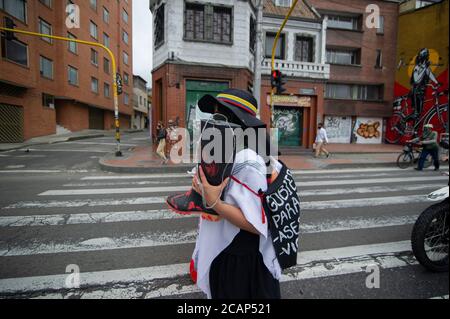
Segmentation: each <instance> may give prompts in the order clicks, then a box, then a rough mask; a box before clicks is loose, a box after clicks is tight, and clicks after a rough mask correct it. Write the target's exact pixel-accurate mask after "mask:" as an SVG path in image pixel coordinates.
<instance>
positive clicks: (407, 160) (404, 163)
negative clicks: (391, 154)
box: [397, 152, 413, 169]
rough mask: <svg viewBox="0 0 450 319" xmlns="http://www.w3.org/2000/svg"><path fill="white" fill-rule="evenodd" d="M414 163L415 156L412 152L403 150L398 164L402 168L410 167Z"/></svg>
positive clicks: (398, 158)
mask: <svg viewBox="0 0 450 319" xmlns="http://www.w3.org/2000/svg"><path fill="white" fill-rule="evenodd" d="M412 163H413V157H412V155H411V153H406V152H403V153H402V154H400V155H399V156H398V157H397V166H398V167H399V168H401V169H405V168H408V167H410V166H411V165H412Z"/></svg>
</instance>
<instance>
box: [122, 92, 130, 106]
mask: <svg viewBox="0 0 450 319" xmlns="http://www.w3.org/2000/svg"><path fill="white" fill-rule="evenodd" d="M129 103H130V96H129V95H128V93H124V94H123V104H125V105H128V104H129Z"/></svg>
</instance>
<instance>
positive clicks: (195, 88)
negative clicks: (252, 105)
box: [186, 80, 229, 136]
mask: <svg viewBox="0 0 450 319" xmlns="http://www.w3.org/2000/svg"><path fill="white" fill-rule="evenodd" d="M228 87H229V85H228V82H212V81H191V80H189V81H186V126H187V128H188V130H189V133H190V134H191V136H192V129H193V127H192V123H193V119H194V118H195V107H196V106H197V103H198V100H200V99H201V98H202V97H203V96H204V95H206V94H211V95H214V96H216V95H217V94H219V93H220V92H222V91H223V90H225V89H228Z"/></svg>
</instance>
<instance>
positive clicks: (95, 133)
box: [0, 130, 114, 152]
mask: <svg viewBox="0 0 450 319" xmlns="http://www.w3.org/2000/svg"><path fill="white" fill-rule="evenodd" d="M109 135H114V131H103V130H83V131H79V132H72V133H67V134H53V135H47V136H41V137H35V138H32V139H29V140H27V141H25V142H23V143H0V152H4V151H10V150H15V149H21V148H24V147H29V146H32V145H42V144H54V143H62V142H67V141H75V140H81V139H86V138H94V137H103V136H109Z"/></svg>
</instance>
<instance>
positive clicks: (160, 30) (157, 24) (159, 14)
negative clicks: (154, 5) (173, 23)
mask: <svg viewBox="0 0 450 319" xmlns="http://www.w3.org/2000/svg"><path fill="white" fill-rule="evenodd" d="M153 29H154V30H155V35H154V39H155V40H154V45H155V48H156V47H158V46H160V45H161V44H163V43H164V4H162V5H160V6H159V7H158V9H156V11H155V20H154V26H153Z"/></svg>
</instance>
